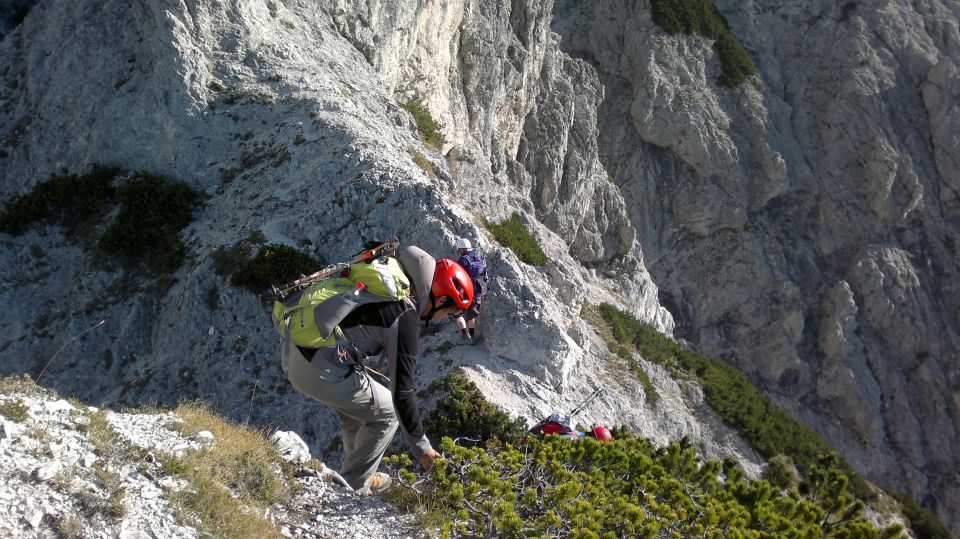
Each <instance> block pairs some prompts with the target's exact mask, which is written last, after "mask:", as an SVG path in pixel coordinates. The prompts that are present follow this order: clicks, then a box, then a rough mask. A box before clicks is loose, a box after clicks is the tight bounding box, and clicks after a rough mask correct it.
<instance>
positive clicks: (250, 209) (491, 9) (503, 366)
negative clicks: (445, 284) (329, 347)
mask: <svg viewBox="0 0 960 539" xmlns="http://www.w3.org/2000/svg"><path fill="white" fill-rule="evenodd" d="M550 8H551V6H550V5H549V4H541V3H538V2H529V3H524V2H515V3H514V4H513V5H512V6H511V7H510V8H509V9H507V8H506V7H505V6H501V5H500V4H499V3H496V2H464V3H455V2H454V3H443V4H441V3H429V4H420V3H415V2H406V3H403V2H401V3H396V2H394V3H383V4H377V3H362V4H361V3H358V5H352V4H349V3H340V4H333V3H331V4H325V5H324V6H323V7H322V8H321V7H318V6H317V5H316V4H315V3H313V2H293V1H290V2H266V3H259V2H249V1H246V0H237V1H232V2H225V3H212V2H200V1H192V2H159V3H158V2H154V3H151V4H150V5H146V4H136V5H129V4H127V3H124V2H79V3H71V4H69V5H68V4H64V3H61V2H38V3H37V4H36V5H34V6H33V7H32V9H31V10H30V11H29V13H28V14H27V15H26V17H25V18H24V19H23V22H22V23H21V24H19V25H18V26H17V27H16V28H15V29H14V30H13V31H11V32H10V33H9V34H6V35H5V36H4V39H3V43H2V55H0V58H2V60H0V62H2V63H0V73H2V74H3V77H4V84H3V85H2V86H0V126H2V133H3V138H2V140H3V141H4V146H3V153H2V154H0V155H2V157H0V171H2V176H3V178H4V181H3V184H2V187H0V188H2V198H3V200H4V201H7V200H10V199H11V198H12V197H13V196H15V195H17V194H21V193H24V192H27V191H29V190H30V189H31V188H32V187H33V186H34V185H36V184H37V183H38V182H40V181H43V180H45V179H46V178H48V177H49V176H50V175H51V174H53V173H56V172H59V171H61V170H63V169H66V170H69V171H76V172H81V171H83V170H84V169H85V168H86V167H89V166H91V165H93V164H95V163H101V164H112V165H117V166H120V167H123V168H125V169H127V170H146V171H149V172H153V173H156V174H162V175H165V176H168V177H170V178H173V179H177V180H183V181H186V182H187V183H189V184H190V185H191V186H192V187H194V188H195V189H197V190H200V191H202V192H203V193H205V195H206V197H205V201H204V204H203V205H202V209H201V210H200V211H199V213H198V214H197V215H196V216H195V220H194V222H193V224H191V225H190V226H189V227H188V228H187V229H186V230H185V231H184V232H183V234H182V237H183V239H184V240H185V242H186V244H187V246H188V251H189V255H188V261H187V262H186V264H185V265H184V266H183V267H182V268H181V269H180V270H179V271H178V272H177V273H176V274H175V275H174V276H173V279H171V280H165V281H158V280H155V279H150V278H148V277H145V276H142V275H137V274H135V273H134V274H131V273H129V272H125V271H124V270H123V269H122V268H119V267H116V266H113V265H111V264H109V263H104V261H103V260H96V259H94V258H93V257H91V255H90V252H89V249H88V248H87V247H85V246H84V244H83V242H82V241H80V240H78V238H77V236H75V235H71V234H68V233H65V232H64V231H63V230H61V229H60V228H59V227H57V226H51V225H37V226H36V227H34V228H33V229H32V230H31V231H29V232H28V233H26V234H24V235H22V236H17V237H10V236H4V237H2V238H0V256H2V258H3V261H4V264H0V275H2V278H0V283H2V285H0V295H2V298H3V302H4V304H5V305H8V306H9V308H8V309H5V311H4V312H3V313H2V314H0V327H2V328H3V329H2V331H3V340H2V342H0V354H2V359H3V361H2V362H0V365H2V368H3V370H4V371H5V372H30V373H32V374H33V375H34V376H37V374H38V373H40V372H41V371H42V372H43V379H42V380H41V383H44V384H50V385H53V386H54V387H56V388H57V389H59V390H60V391H62V392H63V393H64V394H68V395H70V394H72V395H76V396H78V397H80V398H83V399H85V400H88V401H91V402H93V403H100V402H106V403H170V402H173V401H176V400H178V399H181V398H201V399H203V400H205V401H206V402H208V403H210V404H211V405H212V406H214V407H215V408H217V409H218V410H221V411H223V412H224V413H226V414H227V415H229V416H232V417H237V418H239V417H244V418H245V417H246V416H247V414H249V415H250V421H251V422H252V423H257V424H261V425H265V424H273V425H277V426H279V427H281V428H284V429H289V430H295V431H297V432H299V433H301V434H302V435H303V436H304V437H305V438H307V439H308V440H309V441H310V443H311V446H312V447H313V449H314V452H315V454H317V455H318V456H322V454H323V452H324V450H325V449H328V448H336V447H337V446H338V444H337V443H336V442H335V440H336V436H337V433H338V430H339V429H338V427H337V425H336V420H335V417H334V416H333V415H332V414H331V413H329V411H327V410H326V409H324V408H323V407H322V406H320V405H319V404H317V403H315V402H313V401H311V400H309V399H306V398H303V397H301V396H299V395H297V394H295V393H294V392H293V391H292V389H291V388H290V387H289V385H288V384H287V383H286V382H285V381H284V380H283V379H282V375H281V373H280V372H279V368H278V365H277V362H276V357H277V350H278V346H279V341H278V338H277V336H276V335H274V333H273V329H272V327H271V325H270V323H269V322H268V321H267V320H266V317H265V314H264V311H265V309H266V306H265V305H264V304H262V303H261V301H260V300H259V299H258V298H256V297H255V296H254V295H253V294H251V293H249V292H247V291H246V290H243V289H239V288H234V287H231V286H228V285H227V284H226V283H225V282H224V277H222V276H219V275H217V274H216V273H215V271H214V263H213V260H212V259H211V256H210V255H211V253H212V252H213V251H214V250H215V249H217V248H219V247H231V246H233V245H236V244H238V243H243V242H246V241H248V240H247V238H250V237H251V234H253V233H257V234H262V235H263V236H264V237H265V238H266V240H267V241H270V242H282V243H285V244H288V245H293V246H297V247H299V248H301V249H303V250H306V251H310V252H312V253H313V254H315V255H317V256H319V257H321V258H322V259H323V260H326V261H336V260H341V259H344V258H346V257H347V256H348V255H349V254H351V253H352V252H355V250H356V249H357V248H358V247H359V246H360V241H361V239H363V238H375V237H379V238H383V237H386V236H388V235H391V234H399V235H400V236H401V238H402V240H403V241H404V242H405V243H408V244H418V245H420V246H422V247H424V248H426V249H428V250H429V251H430V252H432V253H434V254H435V255H437V256H443V255H448V256H449V255H450V254H452V251H453V249H452V246H453V242H454V238H455V237H456V236H467V237H471V238H474V239H476V240H477V241H478V242H479V244H480V246H481V249H482V250H483V251H484V253H485V254H486V255H487V258H488V266H489V268H490V270H491V273H492V274H493V275H494V276H495V277H494V281H493V289H492V293H491V294H492V296H491V299H490V301H489V302H488V307H487V308H486V310H485V314H484V316H483V317H482V319H481V322H480V328H479V331H480V332H481V333H483V334H485V335H486V337H487V339H486V341H485V343H484V344H482V345H478V346H460V345H459V343H458V342H457V341H456V339H455V332H454V331H453V330H452V328H450V327H449V326H447V327H443V326H441V327H440V328H439V330H433V331H431V332H429V334H427V335H425V336H424V338H423V342H422V345H423V358H422V360H421V363H420V370H421V372H422V373H423V374H422V376H421V379H420V383H421V385H423V386H426V385H427V384H428V383H429V382H430V381H431V380H433V379H434V378H436V377H438V376H441V375H442V374H444V373H445V372H447V371H448V370H449V369H451V368H454V367H456V366H465V367H467V368H468V369H469V370H470V372H471V373H472V377H473V378H474V380H475V381H476V382H477V384H478V385H480V386H481V387H482V388H483V389H484V390H485V391H486V392H487V394H488V396H489V397H490V398H491V399H492V400H494V401H496V402H499V403H500V404H501V405H503V406H504V407H505V408H506V409H507V410H509V411H510V412H512V413H514V414H515V415H520V416H524V417H526V418H527V419H528V420H530V421H531V422H532V421H534V420H538V419H540V418H541V417H543V416H544V415H545V414H547V413H549V412H552V411H554V410H558V409H559V410H569V409H571V408H573V407H574V405H575V404H577V403H578V402H580V401H581V399H583V397H585V396H586V395H587V394H589V393H590V391H591V390H592V389H593V388H595V387H597V386H599V385H608V386H610V390H609V391H608V392H607V393H605V394H604V396H603V397H601V398H600V399H598V400H597V401H595V402H594V403H593V404H592V405H591V406H590V407H589V408H588V409H587V410H586V411H585V412H584V414H582V416H581V417H580V418H579V420H580V421H582V422H584V423H592V422H600V423H604V424H611V425H613V424H621V423H625V424H632V425H635V426H636V427H638V428H641V429H642V431H643V433H644V435H646V436H648V437H650V438H652V439H654V440H656V441H658V442H665V441H667V440H669V439H674V438H677V437H680V436H683V435H689V436H690V437H691V439H692V440H694V441H695V442H696V443H698V444H699V445H701V447H702V448H703V450H704V452H705V454H706V455H707V456H708V457H710V458H715V457H721V458H722V457H725V456H729V455H733V456H735V457H736V458H739V459H741V460H742V461H743V463H744V465H745V467H746V469H747V471H748V473H750V474H756V473H757V471H758V465H759V459H758V458H757V456H756V455H755V454H754V453H753V451H752V450H751V449H750V448H749V447H747V446H746V444H744V443H743V442H742V441H741V440H739V439H738V438H737V437H736V436H735V435H733V434H732V433H731V431H730V430H729V429H728V428H726V427H725V426H724V425H723V424H722V422H720V421H718V420H717V418H716V415H715V414H713V413H712V412H711V411H710V410H709V409H708V408H707V407H706V406H705V405H704V404H703V402H702V398H699V397H698V395H699V393H698V392H697V391H696V388H695V387H688V386H687V385H686V384H677V383H676V382H673V381H671V380H670V379H669V377H668V376H666V375H665V373H663V372H660V371H659V370H657V369H656V368H654V367H653V366H651V365H647V364H644V365H645V367H646V368H647V369H648V370H649V371H650V376H651V377H652V378H653V379H654V381H655V383H657V384H658V385H659V389H658V391H659V392H660V393H661V397H662V398H661V400H660V401H659V404H658V406H657V407H656V408H655V409H652V408H650V407H649V406H647V405H646V404H645V401H644V395H643V391H642V390H641V389H638V387H637V385H636V384H634V383H631V382H630V380H629V377H626V376H624V375H623V374H622V373H619V372H615V371H614V370H612V368H611V366H610V364H609V362H608V361H607V360H608V357H609V353H608V351H607V349H606V346H605V344H604V343H603V341H602V340H601V339H600V338H599V337H598V336H597V335H596V334H595V333H594V331H593V330H592V328H591V327H590V326H589V325H588V324H587V323H586V322H584V321H583V320H581V319H580V318H579V311H580V308H581V305H582V304H583V303H584V302H585V301H589V302H592V303H597V302H600V301H611V302H614V303H618V304H620V305H623V306H625V307H626V308H629V309H630V310H632V311H633V312H634V313H636V314H638V315H639V316H642V317H644V318H646V319H648V320H650V321H652V322H653V323H654V324H656V325H658V326H659V327H660V328H661V329H663V330H665V331H668V332H669V331H671V330H672V326H673V322H672V318H671V316H670V314H669V313H668V312H667V311H666V310H665V309H664V308H663V307H661V306H660V305H659V303H658V300H657V290H656V287H655V286H654V285H653V283H652V281H651V280H650V278H649V275H648V274H647V273H646V270H645V268H644V265H643V258H642V255H641V252H640V250H639V244H638V243H637V240H636V237H637V235H636V231H635V229H634V227H633V226H632V225H631V224H630V222H629V219H628V217H627V215H626V211H625V210H626V205H625V202H624V199H623V197H622V195H621V194H620V190H619V188H618V187H617V186H615V185H613V184H612V183H611V182H610V181H609V179H608V174H607V173H606V172H605V171H604V169H603V167H602V165H601V164H600V163H599V161H598V159H597V146H596V138H597V126H596V110H597V108H596V107H597V104H598V103H599V102H600V101H601V97H602V88H601V86H600V85H599V84H598V82H597V79H596V75H595V73H594V71H593V69H592V68H591V67H590V66H589V65H588V64H586V63H585V62H582V61H580V60H574V59H572V58H570V57H569V56H567V55H566V54H564V53H562V52H561V51H560V50H559V49H558V46H557V41H556V38H555V36H553V35H552V34H551V33H550V31H549V21H550ZM104 36H110V37H109V38H108V39H105V38H104ZM584 84H587V85H589V87H588V88H585V89H582V88H581V86H582V85H584ZM574 90H575V91H574ZM581 90H582V91H581ZM411 98H417V99H421V100H423V101H424V102H425V103H427V104H428V105H429V106H430V107H431V109H432V110H433V111H434V114H435V116H436V117H437V118H438V119H439V120H440V121H441V122H443V123H444V124H446V126H447V127H446V129H445V134H446V136H447V138H448V139H449V141H450V143H449V144H447V145H445V146H444V147H443V148H442V149H441V150H440V151H437V150H433V149H430V148H427V147H425V146H424V145H422V144H421V143H420V142H419V140H418V139H417V137H416V129H415V126H414V125H413V122H412V120H411V118H410V116H409V115H408V114H407V113H406V112H405V111H403V110H402V109H400V108H399V107H398V105H397V101H398V100H399V101H405V100H407V99H411ZM413 154H418V155H420V156H422V157H423V158H424V162H421V164H420V165H417V164H415V163H414V159H413V158H412V157H411V156H412V155H413ZM424 163H428V164H429V166H428V165H427V164H424ZM513 214H517V215H519V216H520V217H521V219H522V220H523V221H524V222H526V223H527V225H528V228H529V229H530V230H531V232H532V233H533V235H534V236H535V237H536V238H537V240H538V241H539V242H540V243H541V245H542V246H543V247H544V249H545V251H546V252H547V254H548V255H549V256H550V259H551V260H550V262H548V263H547V264H546V265H545V266H544V267H541V268H533V267H531V266H528V265H526V264H523V263H521V262H519V261H518V260H517V258H516V257H515V255H514V254H513V253H512V252H511V251H509V250H508V249H505V248H502V247H499V246H497V245H496V244H495V243H494V242H493V240H492V238H490V237H489V236H488V235H487V232H486V231H485V229H484V228H483V227H482V221H483V220H490V221H494V222H496V221H499V220H501V219H503V218H506V217H509V216H511V215H513ZM254 235H256V234H254ZM26 297H29V298H30V299H29V300H28V301H27V300H24V298H26ZM100 320H106V323H105V324H104V325H102V326H98V327H97V328H96V329H93V330H91V331H90V332H89V333H88V334H86V335H85V336H84V337H83V338H82V339H79V340H77V341H75V342H72V343H71V344H70V345H69V346H68V347H67V348H65V349H64V350H63V353H62V354H60V355H59V356H57V357H56V358H55V359H56V361H54V362H52V363H50V365H49V367H48V368H46V370H44V369H45V367H46V366H47V364H48V363H49V362H50V359H51V358H52V357H53V356H54V355H55V352H56V350H57V349H58V348H60V346H61V345H62V344H64V343H65V342H67V341H68V339H70V337H72V336H75V335H78V334H80V333H81V332H83V331H85V330H87V329H88V328H90V327H92V326H94V325H95V324H96V323H97V322H99V321H100Z"/></svg>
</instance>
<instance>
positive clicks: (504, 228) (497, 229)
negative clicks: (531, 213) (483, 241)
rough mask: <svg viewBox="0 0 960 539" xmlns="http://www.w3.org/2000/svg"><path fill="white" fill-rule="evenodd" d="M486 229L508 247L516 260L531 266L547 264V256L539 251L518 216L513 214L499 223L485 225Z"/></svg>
mask: <svg viewBox="0 0 960 539" xmlns="http://www.w3.org/2000/svg"><path fill="white" fill-rule="evenodd" d="M486 225H487V229H488V230H489V231H490V232H491V233H492V234H493V236H494V237H495V238H497V241H498V242H500V244H501V245H504V246H506V247H509V248H510V250H512V251H513V252H514V253H516V255H517V258H519V259H520V260H522V261H523V262H526V263H527V264H530V265H531V266H542V265H544V264H546V263H547V255H546V254H544V252H543V250H542V249H540V245H539V244H538V243H537V240H535V239H534V238H533V236H531V235H530V232H529V231H528V230H527V228H526V227H525V226H523V221H521V220H520V216H519V215H517V214H514V215H513V216H511V217H510V218H509V219H507V220H506V221H503V222H501V223H487V224H486Z"/></svg>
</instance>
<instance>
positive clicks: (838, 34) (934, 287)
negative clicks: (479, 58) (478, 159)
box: [554, 1, 960, 529]
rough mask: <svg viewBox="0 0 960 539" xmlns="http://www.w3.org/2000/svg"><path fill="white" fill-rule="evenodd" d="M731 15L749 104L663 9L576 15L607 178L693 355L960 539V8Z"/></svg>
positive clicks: (573, 35) (774, 6) (619, 6)
mask: <svg viewBox="0 0 960 539" xmlns="http://www.w3.org/2000/svg"><path fill="white" fill-rule="evenodd" d="M716 4H717V7H718V8H719V10H720V11H721V12H722V13H723V15H724V16H725V17H726V18H727V21H728V22H729V24H730V26H731V28H732V30H733V33H734V34H735V35H736V36H738V38H740V40H741V41H742V43H743V44H744V46H745V47H746V48H747V50H749V51H750V54H751V56H752V57H753V59H754V60H755V62H756V64H757V66H758V72H759V73H758V76H756V77H754V78H753V79H752V80H751V81H749V82H748V83H747V84H745V85H743V86H741V87H739V88H735V89H726V88H722V87H718V86H717V84H716V82H715V81H716V79H717V76H718V73H719V69H720V65H719V62H718V61H717V59H716V58H715V55H714V53H713V50H712V48H711V43H710V42H709V41H707V40H704V39H701V38H699V37H683V36H680V37H670V36H668V35H666V34H665V33H664V32H663V31H662V30H660V29H659V28H658V27H656V25H654V24H653V23H652V21H651V16H650V10H649V5H648V3H647V2H618V1H613V2H600V3H591V4H583V5H581V4H580V3H577V2H566V1H560V2H558V5H557V8H556V12H557V16H556V19H555V21H554V29H555V30H556V31H557V32H558V33H559V34H561V35H562V37H563V41H562V48H563V49H564V50H565V51H567V52H569V53H570V54H571V55H573V56H574V57H579V58H584V59H585V60H587V61H589V62H590V63H591V65H593V66H595V67H596V68H597V70H598V72H599V74H600V80H601V81H602V83H603V84H604V86H605V87H606V90H607V98H606V99H605V100H604V101H603V103H602V104H601V106H600V112H599V113H598V117H599V119H598V125H599V126H600V144H599V147H600V156H601V161H602V162H603V163H604V164H605V165H606V167H607V168H608V170H611V171H612V173H613V175H614V180H615V182H616V183H617V185H618V186H620V187H621V189H622V190H623V193H624V197H625V199H626V203H627V206H628V208H629V212H630V218H631V222H632V223H633V224H634V226H636V228H637V230H638V236H639V241H640V243H641V244H642V245H643V250H644V254H645V256H646V259H647V263H648V267H649V269H650V271H651V273H652V275H653V276H654V280H655V281H656V282H657V284H658V286H659V287H660V290H661V297H662V298H664V300H665V305H667V306H668V307H669V308H670V310H671V312H672V313H673V314H674V316H675V317H676V319H677V322H678V327H679V332H678V334H679V335H680V336H682V337H684V338H686V339H688V340H690V341H691V342H693V343H695V344H696V345H697V346H698V347H699V348H700V349H701V350H702V351H704V352H707V353H710V354H717V355H722V356H723V357H726V358H729V359H731V360H733V361H734V362H735V363H736V364H737V365H738V366H740V367H741V368H742V369H744V370H745V371H747V372H749V373H751V375H752V377H753V378H754V380H756V381H757V382H759V383H761V384H762V386H763V387H765V388H766V390H767V391H768V392H769V393H770V394H772V395H774V396H776V397H777V399H778V400H779V402H780V403H781V404H783V405H785V406H787V407H788V408H790V409H792V410H794V411H795V412H796V413H797V414H799V415H800V416H801V417H804V418H806V420H807V422H808V424H810V425H811V426H814V427H815V428H817V429H818V430H819V431H820V432H821V433H823V434H824V435H825V436H826V437H827V438H828V439H829V440H830V441H832V442H833V443H834V444H835V445H837V446H838V447H842V448H843V450H844V452H845V454H846V455H847V456H848V457H849V458H850V459H851V460H852V462H853V463H854V464H855V466H856V467H857V468H859V469H860V470H862V471H863V472H864V473H865V474H866V475H867V476H868V477H870V478H871V479H874V480H877V481H879V482H881V483H883V484H886V485H889V486H890V487H893V488H906V489H907V490H909V491H910V492H911V493H912V494H913V495H914V496H917V497H918V498H920V499H924V498H925V499H926V501H927V503H928V504H930V505H931V506H935V507H938V509H939V512H940V514H941V516H943V517H945V518H949V519H951V520H952V522H953V526H954V529H957V526H958V521H957V518H958V516H957V514H956V511H955V509H951V508H956V507H958V506H960V477H958V475H957V473H956V471H957V469H960V461H958V457H957V452H956V451H955V450H954V449H953V448H955V447H956V445H957V443H958V441H960V440H958V427H960V398H958V397H960V370H958V366H957V363H956V359H957V357H960V337H958V333H957V328H958V324H957V322H958V315H960V311H958V307H957V306H958V305H960V301H958V300H960V295H958V294H960V276H958V273H957V265H956V261H957V240H958V231H960V228H958V224H960V221H958V217H960V215H958V209H960V206H958V199H957V188H958V183H957V178H956V176H957V173H956V168H957V167H956V166H955V163H956V160H957V159H958V157H960V153H958V150H957V140H958V139H957V137H958V133H960V131H958V130H957V122H958V118H960V116H958V112H957V109H956V107H955V104H956V95H957V84H958V78H957V65H958V62H960V49H958V46H960V35H958V32H957V26H958V14H960V6H958V4H956V3H955V2H919V3H910V2H898V1H889V2H847V3H845V4H844V3H838V2H819V1H810V2H791V3H789V4H783V3H778V2H765V1H752V2H727V1H719V2H716ZM622 13H627V14H629V15H628V16H626V17H623V16H620V14H622Z"/></svg>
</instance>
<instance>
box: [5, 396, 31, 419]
mask: <svg viewBox="0 0 960 539" xmlns="http://www.w3.org/2000/svg"><path fill="white" fill-rule="evenodd" d="M0 416H3V417H5V418H7V419H8V420H10V421H13V422H14V423H23V422H24V421H26V420H27V417H28V416H27V406H26V405H25V404H23V401H21V400H20V399H13V400H10V401H6V402H2V403H0Z"/></svg>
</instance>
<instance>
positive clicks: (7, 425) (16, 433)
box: [0, 419, 25, 439]
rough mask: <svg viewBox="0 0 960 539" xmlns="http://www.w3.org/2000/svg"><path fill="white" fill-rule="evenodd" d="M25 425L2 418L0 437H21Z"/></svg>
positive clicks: (0, 421)
mask: <svg viewBox="0 0 960 539" xmlns="http://www.w3.org/2000/svg"><path fill="white" fill-rule="evenodd" d="M24 428H25V427H24V426H23V425H21V424H19V423H14V422H13V421H7V420H6V419H3V420H0V438H5V439H12V438H19V437H20V435H21V434H23V431H24Z"/></svg>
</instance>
